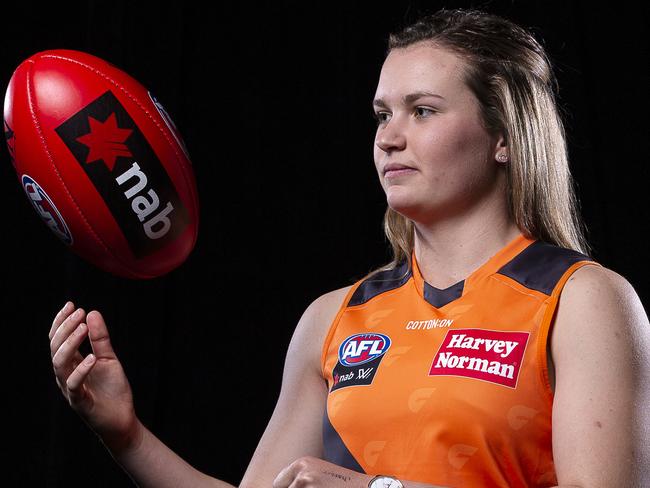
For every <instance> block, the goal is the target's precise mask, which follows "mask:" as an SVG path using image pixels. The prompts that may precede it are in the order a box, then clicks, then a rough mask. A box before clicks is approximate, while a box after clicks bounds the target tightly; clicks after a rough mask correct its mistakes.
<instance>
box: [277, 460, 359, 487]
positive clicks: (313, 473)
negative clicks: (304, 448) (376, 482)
mask: <svg viewBox="0 0 650 488" xmlns="http://www.w3.org/2000/svg"><path fill="white" fill-rule="evenodd" d="M371 479H372V476H369V475H367V474H363V473H358V472H356V471H352V470H350V469H347V468H342V467H341V466H337V465H336V464H332V463H328V462H327V461H323V460H322V459H317V458H314V457H310V456H305V457H301V458H300V459H297V460H296V461H294V462H293V463H291V464H290V465H289V466H287V467H286V468H284V469H283V470H282V471H280V474H278V476H277V477H276V478H275V480H274V481H273V488H289V487H291V488H311V487H314V488H316V487H330V488H339V487H340V488H344V487H345V488H350V487H354V488H361V487H365V486H368V482H369V481H370V480H371Z"/></svg>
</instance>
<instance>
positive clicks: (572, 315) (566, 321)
mask: <svg viewBox="0 0 650 488" xmlns="http://www.w3.org/2000/svg"><path fill="white" fill-rule="evenodd" d="M550 340H551V353H552V356H553V362H554V364H555V370H556V371H555V374H556V386H555V397H554V401H553V457H554V460H555V468H556V472H557V477H558V484H559V486H569V485H570V486H578V487H585V488H586V487H589V488H598V487H611V486H629V487H636V486H650V416H648V414H647V412H648V407H649V406H650V325H649V324H648V317H647V315H646V312H645V311H644V309H643V306H642V304H641V301H640V300H639V297H638V296H637V294H636V292H635V290H634V288H633V287H632V286H631V285H630V284H629V283H628V282H627V281H626V280H625V278H623V277H622V276H620V275H618V274H617V273H615V272H613V271H611V270H609V269H607V268H602V267H597V266H585V267H583V268H580V269H579V270H577V271H576V272H575V273H574V275H573V276H572V277H571V279H569V280H568V281H567V283H566V285H565V287H564V290H563V291H562V294H561V296H560V301H559V304H558V311H557V316H556V320H555V325H554V328H553V330H552V336H551V339H550Z"/></svg>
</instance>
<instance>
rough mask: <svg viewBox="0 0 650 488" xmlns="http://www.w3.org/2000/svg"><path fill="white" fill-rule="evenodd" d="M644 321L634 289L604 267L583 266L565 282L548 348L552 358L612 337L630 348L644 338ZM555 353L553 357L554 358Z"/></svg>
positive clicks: (645, 319)
mask: <svg viewBox="0 0 650 488" xmlns="http://www.w3.org/2000/svg"><path fill="white" fill-rule="evenodd" d="M647 328H648V317H647V314H646V311H645V310H644V308H643V304H642V303H641V299H640V298H639V296H638V294H637V292H636V290H635V289H634V286H633V285H632V284H631V283H630V282H629V281H628V280H627V279H626V278H625V277H624V276H622V275H621V274H619V273H617V272H616V271H614V270H611V269H609V268H606V267H605V266H602V265H599V266H593V265H586V266H582V267H581V268H579V269H577V270H576V271H574V272H573V273H572V275H571V277H570V278H569V279H568V280H567V282H566V284H565V285H564V288H563V289H562V292H561V294H560V299H559V302H558V310H557V317H556V320H555V326H554V329H555V331H554V332H553V340H552V346H553V348H554V356H556V355H559V354H561V351H562V350H565V351H568V350H575V348H579V347H580V343H582V344H584V343H585V342H597V343H600V344H604V343H607V342H609V341H610V340H611V338H612V337H615V338H617V340H618V339H621V340H623V341H628V342H629V343H630V344H631V343H632V342H633V341H635V340H636V339H637V338H639V337H644V336H645V337H647V330H646V329H647ZM556 353H557V354H556Z"/></svg>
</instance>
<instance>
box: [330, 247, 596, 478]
mask: <svg viewBox="0 0 650 488" xmlns="http://www.w3.org/2000/svg"><path fill="white" fill-rule="evenodd" d="M533 242H535V241H534V240H530V239H528V238H526V237H524V236H523V235H521V234H520V235H519V236H518V237H517V238H515V239H514V240H513V241H511V242H510V243H509V244H507V245H506V246H505V247H504V248H502V249H501V250H500V251H499V252H498V253H497V254H495V255H494V256H492V257H491V258H490V259H489V260H488V261H487V262H486V263H485V264H484V265H482V266H481V267H480V268H478V269H477V270H475V271H474V272H473V273H472V274H471V275H470V276H469V277H468V278H467V279H466V280H465V284H464V288H463V291H462V296H460V297H459V298H457V299H455V300H453V301H451V302H450V303H448V304H446V305H444V306H442V307H440V308H436V307H434V306H433V305H431V304H430V303H428V302H427V301H425V300H424V298H423V289H424V280H423V278H422V275H421V274H420V270H419V268H418V265H417V262H416V259H415V253H413V254H412V256H411V264H412V270H413V275H412V276H411V277H410V279H409V280H408V281H407V282H406V283H404V284H403V285H402V286H400V287H398V288H396V289H392V290H388V291H385V292H382V293H380V294H378V295H376V296H374V297H373V298H371V299H370V300H369V301H367V302H366V303H363V304H360V305H353V306H348V305H347V304H348V302H349V300H350V298H351V297H352V295H353V294H354V292H355V290H356V289H357V288H358V287H359V285H360V284H361V283H362V280H359V281H358V282H357V283H355V284H354V286H353V287H352V289H351V290H350V291H349V293H348V295H347V297H346V299H345V301H344V303H343V305H342V306H341V308H340V310H339V312H338V314H337V315H336V317H335V319H334V321H333V323H332V324H331V326H330V330H329V332H328V335H327V337H326V339H325V342H324V344H323V351H322V353H323V354H322V369H323V377H324V378H325V380H326V381H327V383H328V385H329V388H330V393H329V395H328V398H327V413H326V415H327V416H328V417H329V421H330V423H331V424H332V426H333V427H334V429H335V430H336V432H337V433H338V434H339V435H340V437H341V439H342V441H343V442H344V444H345V446H346V447H347V449H348V450H349V451H350V453H351V454H352V455H353V456H354V458H355V459H356V461H357V462H358V463H359V465H360V466H361V467H362V468H363V470H364V471H365V472H366V473H368V474H389V475H393V476H395V477H397V478H400V479H403V480H410V481H419V482H425V483H431V484H437V485H442V486H448V487H463V488H469V487H481V488H486V487H519V486H521V487H524V486H554V485H556V484H557V479H556V474H555V468H554V464H553V456H552V449H551V410H552V399H553V394H552V391H551V389H550V386H549V382H548V371H547V365H546V341H547V337H548V333H549V327H550V325H551V321H552V319H553V317H554V312H555V308H556V306H557V301H558V298H559V294H560V292H561V289H562V287H563V286H564V283H565V282H566V280H567V279H568V278H569V276H570V275H571V274H572V273H573V272H574V271H575V270H577V269H578V268H580V267H581V266H584V265H586V264H597V263H596V262H594V261H588V260H585V261H579V262H577V263H575V264H573V265H572V266H570V267H569V268H568V269H567V271H566V272H565V273H564V274H563V275H562V277H561V279H560V280H559V281H558V283H557V285H556V286H555V288H554V290H553V292H552V293H551V294H550V295H547V294H545V293H542V292H539V291H536V290H533V289H529V288H527V287H526V286H523V285H522V284H520V283H518V282H517V281H515V280H514V279H511V278H509V277H507V276H504V275H502V274H498V273H497V271H498V270H499V269H500V268H501V267H502V266H504V265H505V264H507V263H508V262H509V261H510V260H512V259H513V258H514V257H515V256H517V255H518V254H519V253H520V252H522V251H523V250H524V249H525V248H526V247H528V246H529V245H531V244H532V243H533ZM436 319H438V320H436ZM357 334H367V336H364V337H360V338H356V339H352V342H354V341H356V342H355V344H353V345H350V341H348V342H347V343H346V339H348V338H350V337H352V336H355V335H357ZM378 334H381V335H383V336H384V337H388V338H389V341H390V346H389V347H388V349H387V351H386V352H385V353H384V354H383V357H382V359H381V362H380V363H379V365H378V366H377V367H376V371H375V372H374V376H373V377H372V383H371V384H369V385H352V386H347V387H341V388H338V389H335V390H333V391H332V387H333V386H334V384H335V378H334V376H333V371H334V368H335V366H336V365H337V363H338V362H339V357H340V354H343V355H346V354H347V357H348V358H350V360H352V359H353V358H354V357H355V353H359V351H361V350H362V349H363V348H365V349H366V350H367V351H369V352H373V348H375V349H374V352H377V351H378V350H380V349H381V347H382V344H383V342H382V341H384V342H387V340H386V339H381V337H382V336H380V335H378ZM364 338H365V339H368V340H367V341H366V343H365V346H359V344H360V343H361V340H362V339H364ZM373 341H374V342H373ZM375 343H377V344H378V345H374V344H375ZM342 346H343V349H342V350H341V351H340V348H341V347H342ZM384 346H385V344H384ZM359 354H361V353H359ZM359 354H357V356H359ZM359 357H361V356H359ZM359 368H364V365H361V364H360V365H359ZM368 369H369V368H368ZM364 374H365V373H364ZM337 376H338V375H337ZM340 381H345V377H337V378H336V382H337V384H338V382H340ZM339 386H341V385H339Z"/></svg>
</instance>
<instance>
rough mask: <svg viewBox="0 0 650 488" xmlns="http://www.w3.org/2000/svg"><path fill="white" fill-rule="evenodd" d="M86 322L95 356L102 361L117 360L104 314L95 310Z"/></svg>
mask: <svg viewBox="0 0 650 488" xmlns="http://www.w3.org/2000/svg"><path fill="white" fill-rule="evenodd" d="M86 322H87V324H88V330H89V337H90V345H91V346H92V348H93V352H94V353H95V356H97V357H98V358H101V359H117V357H116V356H115V352H114V351H113V346H111V339H110V337H109V335H108V329H107V328H106V322H104V318H103V317H102V314H100V313H99V312H98V311H97V310H93V311H92V312H90V313H89V314H88V316H87V317H86Z"/></svg>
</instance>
